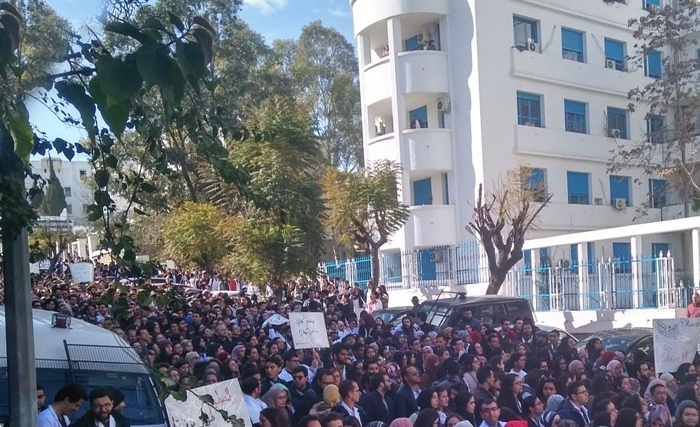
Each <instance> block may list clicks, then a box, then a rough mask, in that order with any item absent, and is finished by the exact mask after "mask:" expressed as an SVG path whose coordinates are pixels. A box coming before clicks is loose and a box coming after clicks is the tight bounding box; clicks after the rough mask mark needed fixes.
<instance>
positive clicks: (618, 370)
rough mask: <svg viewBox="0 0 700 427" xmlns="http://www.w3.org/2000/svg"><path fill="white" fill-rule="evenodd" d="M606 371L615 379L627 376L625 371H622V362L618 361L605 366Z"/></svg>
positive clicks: (612, 361)
mask: <svg viewBox="0 0 700 427" xmlns="http://www.w3.org/2000/svg"><path fill="white" fill-rule="evenodd" d="M605 370H607V371H608V372H610V373H611V374H612V376H613V378H617V377H620V376H622V375H624V374H625V373H624V370H623V369H622V363H620V361H619V360H617V359H615V360H611V361H610V362H608V364H607V365H606V366H605Z"/></svg>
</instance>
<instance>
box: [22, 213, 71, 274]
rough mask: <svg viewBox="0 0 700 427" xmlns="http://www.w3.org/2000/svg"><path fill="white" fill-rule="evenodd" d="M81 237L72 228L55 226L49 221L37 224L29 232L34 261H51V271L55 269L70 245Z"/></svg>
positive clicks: (32, 259) (31, 254) (31, 253)
mask: <svg viewBox="0 0 700 427" xmlns="http://www.w3.org/2000/svg"><path fill="white" fill-rule="evenodd" d="M78 237H80V236H79V235H78V234H77V233H74V232H73V230H71V229H66V228H62V227H57V228H54V227H52V226H51V225H50V224H49V223H47V224H44V225H36V226H34V227H33V228H32V231H31V233H30V234H29V251H30V256H31V261H32V262H37V261H41V260H47V261H49V269H48V270H49V271H53V268H54V267H55V266H56V263H57V262H58V260H59V259H60V258H61V255H62V254H63V253H64V252H65V251H66V249H68V245H70V244H71V243H72V242H74V241H76V240H77V239H78Z"/></svg>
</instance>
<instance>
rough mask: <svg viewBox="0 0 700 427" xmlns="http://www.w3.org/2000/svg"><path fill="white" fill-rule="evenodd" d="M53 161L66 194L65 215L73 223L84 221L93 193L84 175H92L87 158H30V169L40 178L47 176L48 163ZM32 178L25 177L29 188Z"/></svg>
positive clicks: (46, 177) (77, 223) (78, 223)
mask: <svg viewBox="0 0 700 427" xmlns="http://www.w3.org/2000/svg"><path fill="white" fill-rule="evenodd" d="M49 162H52V163H53V169H54V172H56V176H57V177H58V180H59V181H60V182H61V185H62V186H63V192H64V193H65V195H66V216H67V219H68V220H70V221H72V222H73V224H75V225H81V224H83V223H84V222H85V209H86V208H87V206H88V205H89V204H90V203H92V201H93V198H94V196H93V194H92V191H91V190H90V187H89V185H88V183H87V182H86V181H85V178H86V177H89V176H90V175H92V166H91V165H90V162H88V161H87V160H77V159H73V160H72V161H67V160H61V159H60V158H51V159H49V158H48V157H47V158H43V159H32V160H31V162H30V163H31V166H32V171H33V172H34V173H36V174H39V175H40V176H41V177H42V178H44V179H47V180H48V178H49V165H50V163H49ZM32 184H33V183H32V180H31V179H27V182H26V185H27V188H29V187H30V186H31V185H32Z"/></svg>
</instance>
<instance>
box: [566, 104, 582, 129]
mask: <svg viewBox="0 0 700 427" xmlns="http://www.w3.org/2000/svg"><path fill="white" fill-rule="evenodd" d="M564 124H565V128H566V131H567V132H576V133H587V129H588V126H587V124H586V104H584V103H583V102H577V101H564Z"/></svg>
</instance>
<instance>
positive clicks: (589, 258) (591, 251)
mask: <svg viewBox="0 0 700 427" xmlns="http://www.w3.org/2000/svg"><path fill="white" fill-rule="evenodd" d="M570 250H571V268H578V264H579V259H578V244H573V245H571V249H570ZM585 265H587V266H588V274H593V273H594V271H595V268H596V260H595V246H594V244H593V242H588V243H586V262H585V263H584V266H585Z"/></svg>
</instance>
